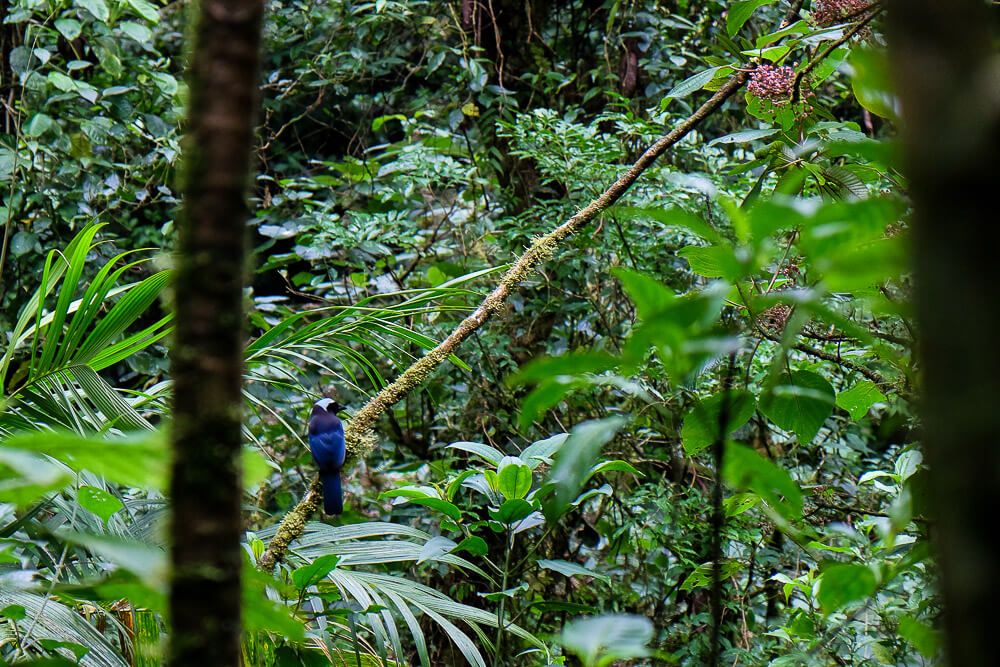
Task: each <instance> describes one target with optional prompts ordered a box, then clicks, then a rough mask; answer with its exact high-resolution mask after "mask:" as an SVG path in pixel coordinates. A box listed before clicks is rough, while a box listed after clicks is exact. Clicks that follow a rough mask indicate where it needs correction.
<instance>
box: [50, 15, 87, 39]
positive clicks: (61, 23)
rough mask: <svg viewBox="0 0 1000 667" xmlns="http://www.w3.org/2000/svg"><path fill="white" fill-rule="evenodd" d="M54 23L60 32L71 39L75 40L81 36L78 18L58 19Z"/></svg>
mask: <svg viewBox="0 0 1000 667" xmlns="http://www.w3.org/2000/svg"><path fill="white" fill-rule="evenodd" d="M53 25H55V27H56V30H58V31H59V34H60V35H62V36H63V37H65V38H66V39H68V40H69V41H73V40H74V39H76V38H77V37H79V36H80V22H79V21H77V20H76V19H70V18H63V19H56V20H55V22H54V23H53Z"/></svg>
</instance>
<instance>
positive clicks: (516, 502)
mask: <svg viewBox="0 0 1000 667" xmlns="http://www.w3.org/2000/svg"><path fill="white" fill-rule="evenodd" d="M534 511H535V508H534V507H533V506H532V504H531V503H529V502H528V501H527V500H524V499H522V498H514V499H513V500H508V501H505V502H504V504H503V505H501V506H500V509H498V510H490V516H491V517H493V518H494V519H495V520H497V521H499V522H500V523H505V524H507V525H508V526H509V525H511V524H515V523H517V522H518V521H520V520H522V519H524V518H525V517H527V516H528V515H529V514H531V513H532V512H534Z"/></svg>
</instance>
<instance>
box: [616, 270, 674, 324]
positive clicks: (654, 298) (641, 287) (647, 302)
mask: <svg viewBox="0 0 1000 667" xmlns="http://www.w3.org/2000/svg"><path fill="white" fill-rule="evenodd" d="M612 273H613V274H614V276H615V278H617V279H618V280H619V282H621V284H622V289H624V290H625V294H627V295H628V298H629V300H631V301H632V303H634V304H635V312H636V317H638V319H640V320H642V319H647V318H649V317H652V316H653V315H655V314H656V313H659V312H661V311H663V310H664V309H666V308H667V307H668V306H670V305H671V304H672V303H674V301H676V300H677V295H676V294H674V291H673V290H672V289H670V288H669V287H667V286H666V285H664V284H663V283H661V282H660V281H659V280H656V279H655V278H651V277H650V276H648V275H646V274H645V273H639V272H638V271H633V270H631V269H625V268H616V269H613V270H612Z"/></svg>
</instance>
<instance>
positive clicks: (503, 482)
mask: <svg viewBox="0 0 1000 667" xmlns="http://www.w3.org/2000/svg"><path fill="white" fill-rule="evenodd" d="M497 477H499V491H500V493H502V494H503V496H504V498H506V499H508V500H512V499H514V498H524V497H525V496H526V495H528V491H531V468H529V467H528V466H527V465H526V464H525V463H524V461H522V460H521V459H519V458H517V457H516V456H505V457H504V458H503V460H502V461H500V465H499V466H498V467H497Z"/></svg>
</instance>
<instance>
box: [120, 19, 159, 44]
mask: <svg viewBox="0 0 1000 667" xmlns="http://www.w3.org/2000/svg"><path fill="white" fill-rule="evenodd" d="M118 29H119V30H121V31H122V32H123V33H125V34H126V35H127V36H128V37H130V38H131V39H132V40H133V41H135V42H138V43H139V44H148V43H149V42H150V41H152V39H153V31H152V30H150V29H149V28H147V27H146V26H144V25H143V24H141V23H137V22H135V21H122V22H121V23H119V24H118Z"/></svg>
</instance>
